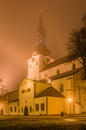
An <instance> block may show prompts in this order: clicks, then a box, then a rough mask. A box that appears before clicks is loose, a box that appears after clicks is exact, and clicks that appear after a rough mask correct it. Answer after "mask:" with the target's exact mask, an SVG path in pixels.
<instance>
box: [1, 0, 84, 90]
mask: <svg viewBox="0 0 86 130" xmlns="http://www.w3.org/2000/svg"><path fill="white" fill-rule="evenodd" d="M40 10H43V25H44V28H45V30H46V34H47V48H48V49H49V50H50V51H51V54H52V56H53V58H55V59H58V58H60V57H62V56H65V55H66V50H65V49H66V46H65V44H66V43H67V41H68V37H69V35H70V33H71V32H72V31H73V29H78V28H79V27H80V26H81V18H82V17H83V15H84V14H85V13H86V0H0V78H2V79H3V82H4V84H5V86H6V87H7V89H8V91H11V90H13V89H16V88H17V84H18V83H19V82H20V81H21V80H22V79H23V78H25V77H27V60H28V59H29V58H30V57H31V55H32V53H33V52H34V50H35V47H36V33H37V29H38V25H39V16H40Z"/></svg>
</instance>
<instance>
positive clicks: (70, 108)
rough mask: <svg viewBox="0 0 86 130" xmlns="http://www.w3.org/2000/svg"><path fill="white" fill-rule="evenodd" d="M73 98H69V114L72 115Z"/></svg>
mask: <svg viewBox="0 0 86 130" xmlns="http://www.w3.org/2000/svg"><path fill="white" fill-rule="evenodd" d="M71 101H72V99H71V98H68V102H69V115H70V116H71Z"/></svg>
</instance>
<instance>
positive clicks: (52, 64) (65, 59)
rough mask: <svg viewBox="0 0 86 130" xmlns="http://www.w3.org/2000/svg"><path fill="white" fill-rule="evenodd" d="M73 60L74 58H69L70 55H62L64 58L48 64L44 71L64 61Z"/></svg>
mask: <svg viewBox="0 0 86 130" xmlns="http://www.w3.org/2000/svg"><path fill="white" fill-rule="evenodd" d="M72 60H73V58H69V56H65V57H62V58H60V59H58V60H55V61H54V62H52V63H50V64H48V65H47V66H46V67H45V68H44V69H43V70H42V71H44V70H47V69H50V68H52V67H55V66H57V65H60V64H62V63H65V62H69V61H72Z"/></svg>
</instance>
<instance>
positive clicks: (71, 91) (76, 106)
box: [0, 14, 86, 115]
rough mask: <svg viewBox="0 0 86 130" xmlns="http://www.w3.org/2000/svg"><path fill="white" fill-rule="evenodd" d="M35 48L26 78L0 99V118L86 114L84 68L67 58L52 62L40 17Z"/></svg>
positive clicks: (29, 61)
mask: <svg viewBox="0 0 86 130" xmlns="http://www.w3.org/2000/svg"><path fill="white" fill-rule="evenodd" d="M36 38H37V47H36V49H35V51H34V53H33V54H32V56H31V58H30V59H28V61H27V64H28V75H27V77H26V79H24V80H23V81H22V82H21V83H20V84H19V86H18V89H17V90H16V91H14V92H10V93H6V94H3V95H1V96H0V114H1V115H60V114H61V113H64V114H81V113H85V112H86V80H83V73H84V71H83V67H82V65H81V64H80V63H79V62H78V61H77V60H73V59H69V58H68V56H65V57H63V58H60V59H58V60H55V59H53V58H52V57H51V54H50V51H49V50H48V49H47V45H46V44H47V37H46V32H45V29H44V27H43V23H42V16H41V14H40V24H39V28H38V33H37V37H36Z"/></svg>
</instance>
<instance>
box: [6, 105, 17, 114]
mask: <svg viewBox="0 0 86 130" xmlns="http://www.w3.org/2000/svg"><path fill="white" fill-rule="evenodd" d="M10 107H12V112H11V111H10ZM14 107H16V112H15V111H14ZM8 115H18V102H12V103H9V112H8Z"/></svg>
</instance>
